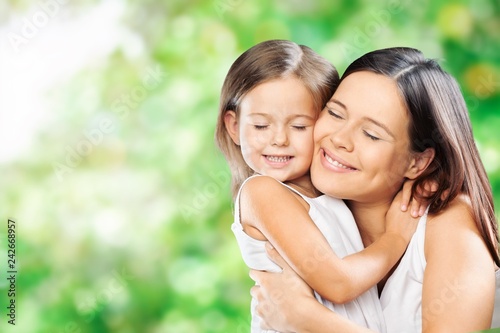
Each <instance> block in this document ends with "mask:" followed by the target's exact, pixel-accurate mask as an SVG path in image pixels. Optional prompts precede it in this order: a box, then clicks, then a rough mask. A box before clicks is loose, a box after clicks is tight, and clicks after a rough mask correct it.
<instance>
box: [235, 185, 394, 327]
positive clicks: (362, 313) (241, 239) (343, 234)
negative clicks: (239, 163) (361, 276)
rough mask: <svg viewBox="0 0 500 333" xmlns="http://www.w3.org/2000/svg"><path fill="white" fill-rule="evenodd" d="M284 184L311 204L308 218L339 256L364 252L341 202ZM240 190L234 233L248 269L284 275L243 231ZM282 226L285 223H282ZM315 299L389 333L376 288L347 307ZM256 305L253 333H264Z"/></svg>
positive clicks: (356, 321) (340, 313)
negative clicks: (308, 195)
mask: <svg viewBox="0 0 500 333" xmlns="http://www.w3.org/2000/svg"><path fill="white" fill-rule="evenodd" d="M254 177H256V176H254ZM257 177H258V176H257ZM250 178H252V177H250ZM250 178H248V179H250ZM248 179H247V180H248ZM247 180H246V181H247ZM246 181H245V182H246ZM280 183H281V182H280ZM281 184H282V185H283V186H285V187H287V188H288V189H290V190H291V191H293V192H294V193H297V194H298V195H300V196H301V197H302V198H303V199H304V200H305V201H306V202H307V203H308V204H309V216H310V217H311V219H312V220H313V221H314V223H315V224H316V226H317V227H318V229H319V230H320V231H321V233H322V234H323V235H324V236H325V238H326V240H327V241H328V243H329V244H330V246H331V247H332V249H333V251H334V252H335V254H336V255H337V256H339V257H340V258H343V257H345V256H347V255H349V254H352V253H356V252H359V251H361V250H363V249H364V246H363V243H362V241H361V237H360V235H359V231H358V228H357V226H356V223H355V221H354V218H353V216H352V213H351V211H350V210H349V208H347V206H346V205H345V203H344V202H343V201H342V200H339V199H335V198H332V197H329V196H325V195H323V196H320V197H317V198H309V197H306V196H304V195H302V194H301V193H299V192H297V191H296V190H295V189H293V188H291V187H290V186H287V185H286V184H283V183H281ZM243 186H245V183H243V185H242V186H241V188H243ZM241 188H240V191H239V193H238V195H237V197H236V200H235V204H234V206H235V214H234V223H233V224H232V226H231V229H232V231H233V232H234V235H235V236H236V240H237V241H238V245H239V247H240V251H241V255H242V257H243V260H244V262H245V264H246V265H247V266H248V267H249V268H252V269H256V270H265V271H271V272H279V271H281V270H280V268H279V267H278V266H277V265H276V264H274V263H273V262H272V261H271V259H269V258H268V257H267V255H266V251H265V242H264V241H260V240H256V239H254V238H251V237H250V236H248V235H247V234H246V233H245V232H244V231H243V227H242V225H241V223H240V193H241ZM276 214H277V215H279V212H276ZM283 223H286V221H283ZM315 296H316V299H317V300H318V301H319V302H321V303H322V304H323V305H325V306H326V307H328V308H329V309H331V310H333V311H335V312H336V313H338V314H339V315H342V316H344V317H345V318H348V319H349V320H351V321H353V322H355V323H357V324H359V325H362V326H364V327H368V328H370V329H372V330H374V331H376V332H380V333H384V332H385V331H386V329H385V323H384V319H383V315H382V310H381V307H380V302H379V299H378V293H377V289H376V287H372V288H371V289H370V290H368V291H367V292H365V293H363V294H362V295H360V296H359V297H358V298H356V299H355V300H353V301H351V302H349V303H345V304H333V303H331V302H330V301H328V300H326V299H323V298H322V297H321V296H320V295H318V294H317V293H316V292H315ZM256 302H257V301H256V300H255V299H252V305H251V306H252V309H251V310H252V311H251V312H252V325H251V326H252V330H251V332H252V333H256V332H264V331H263V330H261V329H260V318H259V317H258V316H257V315H256V314H255V306H256ZM266 332H275V331H266Z"/></svg>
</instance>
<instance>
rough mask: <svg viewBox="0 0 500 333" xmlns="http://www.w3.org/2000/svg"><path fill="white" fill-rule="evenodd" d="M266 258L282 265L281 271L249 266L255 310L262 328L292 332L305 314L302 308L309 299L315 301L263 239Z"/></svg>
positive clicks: (292, 271) (309, 291) (306, 286)
mask: <svg viewBox="0 0 500 333" xmlns="http://www.w3.org/2000/svg"><path fill="white" fill-rule="evenodd" d="M266 250H267V253H268V256H269V258H271V260H273V261H274V262H275V263H276V264H277V265H278V266H280V267H281V268H282V270H283V271H282V272H281V273H270V272H262V271H256V270H251V271H250V277H251V278H252V279H253V280H254V281H255V282H256V283H257V284H258V286H254V287H252V289H251V291H250V293H251V295H252V297H254V298H255V299H257V301H258V304H257V308H256V311H257V314H258V316H259V317H261V318H262V320H263V324H262V325H263V327H262V328H263V329H274V330H277V331H280V332H296V331H297V330H299V329H300V328H299V326H300V325H301V322H302V321H303V320H304V318H305V316H306V315H305V314H304V313H303V312H302V311H303V310H304V308H307V307H308V305H307V304H308V303H309V302H314V303H316V304H319V303H318V302H317V301H316V299H315V298H314V294H313V291H312V289H311V288H310V287H309V286H308V285H307V284H306V283H305V282H304V281H303V280H302V279H301V278H300V277H299V276H298V275H297V273H295V271H294V270H293V269H292V268H291V267H290V266H289V265H288V264H287V263H286V261H285V260H284V259H283V258H282V257H281V256H280V255H279V253H278V252H277V251H276V250H275V249H274V248H273V247H272V246H271V244H270V243H267V245H266Z"/></svg>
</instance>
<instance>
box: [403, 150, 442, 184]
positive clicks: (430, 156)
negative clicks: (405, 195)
mask: <svg viewBox="0 0 500 333" xmlns="http://www.w3.org/2000/svg"><path fill="white" fill-rule="evenodd" d="M435 154H436V151H435V150H434V148H427V149H426V150H424V151H423V152H421V153H414V155H413V157H412V160H411V163H410V166H409V168H408V170H407V171H406V174H405V176H406V177H407V178H408V179H415V178H417V177H418V176H420V174H421V173H422V172H424V171H425V169H427V167H428V166H429V164H431V162H432V160H434V155H435Z"/></svg>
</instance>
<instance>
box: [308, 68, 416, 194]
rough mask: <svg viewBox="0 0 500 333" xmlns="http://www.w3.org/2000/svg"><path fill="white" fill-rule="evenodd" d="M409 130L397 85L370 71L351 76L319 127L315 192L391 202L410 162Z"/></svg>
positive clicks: (326, 108) (313, 172) (342, 86)
mask: <svg viewBox="0 0 500 333" xmlns="http://www.w3.org/2000/svg"><path fill="white" fill-rule="evenodd" d="M408 124H409V118H408V113H407V110H406V108H405V106H404V103H403V101H402V99H401V97H400V95H399V92H398V88H397V86H396V83H395V82H394V81H393V80H392V79H389V78H387V77H385V76H382V75H379V74H375V73H372V72H368V71H362V72H356V73H353V74H351V75H349V76H347V77H346V78H345V79H344V80H343V81H342V83H341V84H340V85H339V87H338V89H337V91H336V92H335V94H334V95H333V96H332V98H331V99H330V101H329V102H328V103H327V105H326V107H325V109H324V110H323V111H322V112H321V114H320V117H319V119H318V121H317V122H316V125H315V127H314V142H315V148H314V156H313V162H312V166H311V178H312V182H313V184H314V186H316V188H318V189H319V190H320V191H321V192H323V193H325V194H328V195H331V196H333V197H337V198H342V199H348V200H353V201H358V202H380V201H383V202H386V201H390V200H392V198H393V196H394V194H395V193H396V192H397V191H398V190H399V188H400V186H401V184H402V182H403V180H404V177H406V175H407V172H408V169H409V165H410V161H411V159H410V157H411V153H410V149H409V147H410V146H409V136H408Z"/></svg>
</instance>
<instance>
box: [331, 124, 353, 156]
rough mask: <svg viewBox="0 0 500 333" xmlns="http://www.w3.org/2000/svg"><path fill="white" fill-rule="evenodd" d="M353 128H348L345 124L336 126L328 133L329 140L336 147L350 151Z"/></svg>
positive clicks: (351, 148)
mask: <svg viewBox="0 0 500 333" xmlns="http://www.w3.org/2000/svg"><path fill="white" fill-rule="evenodd" d="M353 132H354V130H353V129H352V128H349V126H348V125H347V124H345V125H343V126H341V127H338V128H336V129H335V130H334V131H333V132H332V133H331V134H330V140H331V141H332V143H333V144H334V146H335V147H336V148H338V149H344V150H346V151H352V150H353V149H354V143H353V140H352V134H353Z"/></svg>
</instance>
